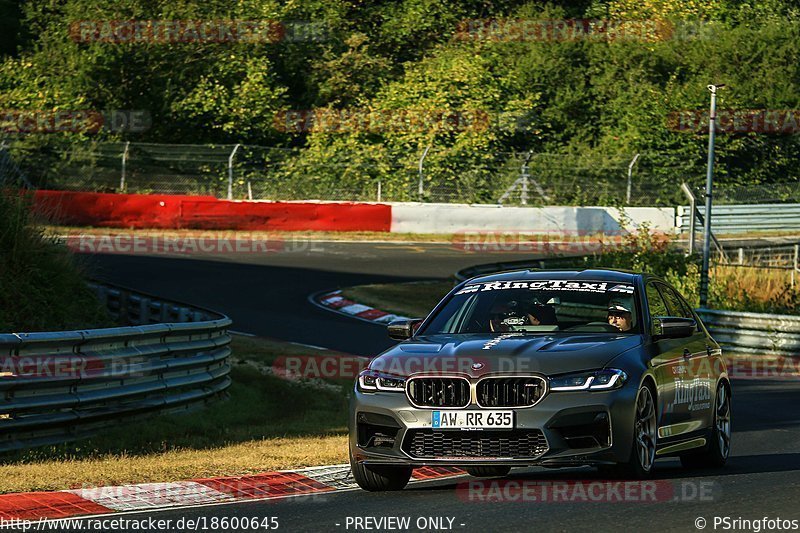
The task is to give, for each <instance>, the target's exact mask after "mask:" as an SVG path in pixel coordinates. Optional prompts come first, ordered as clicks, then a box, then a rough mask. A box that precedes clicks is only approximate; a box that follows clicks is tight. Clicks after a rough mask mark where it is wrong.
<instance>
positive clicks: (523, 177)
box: [519, 150, 533, 205]
mask: <svg viewBox="0 0 800 533" xmlns="http://www.w3.org/2000/svg"><path fill="white" fill-rule="evenodd" d="M532 155H533V150H531V151H529V152H528V154H527V155H526V156H525V161H523V162H522V168H521V169H520V194H519V201H520V203H521V204H522V205H528V177H529V174H528V161H530V160H531V156H532Z"/></svg>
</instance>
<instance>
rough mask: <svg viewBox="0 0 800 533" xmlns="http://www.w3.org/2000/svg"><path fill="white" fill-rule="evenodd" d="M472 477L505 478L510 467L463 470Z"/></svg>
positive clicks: (484, 467) (472, 467)
mask: <svg viewBox="0 0 800 533" xmlns="http://www.w3.org/2000/svg"><path fill="white" fill-rule="evenodd" d="M464 470H466V471H467V474H469V475H470V476H472V477H506V476H507V475H508V473H509V472H511V467H510V466H470V467H467V468H465V469H464Z"/></svg>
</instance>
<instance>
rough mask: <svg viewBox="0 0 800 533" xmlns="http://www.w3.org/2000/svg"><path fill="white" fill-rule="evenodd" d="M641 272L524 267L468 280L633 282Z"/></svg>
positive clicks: (470, 281)
mask: <svg viewBox="0 0 800 533" xmlns="http://www.w3.org/2000/svg"><path fill="white" fill-rule="evenodd" d="M643 275H646V274H643V273H641V272H633V271H630V270H616V269H594V268H587V269H583V270H569V269H559V270H555V269H552V270H547V269H530V270H528V269H525V270H509V271H504V272H495V273H492V274H486V275H483V276H476V277H474V278H472V279H470V280H469V281H467V284H471V283H488V282H491V281H509V280H545V279H554V280H576V281H610V282H615V283H634V282H635V280H636V278H637V277H639V276H643Z"/></svg>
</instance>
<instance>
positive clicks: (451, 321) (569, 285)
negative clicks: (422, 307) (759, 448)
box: [421, 280, 640, 335]
mask: <svg viewBox="0 0 800 533" xmlns="http://www.w3.org/2000/svg"><path fill="white" fill-rule="evenodd" d="M634 292H635V289H634V286H633V285H631V284H629V283H618V282H608V281H584V280H581V281H574V280H503V281H493V282H485V283H473V284H469V285H466V286H464V287H462V288H461V289H460V290H459V291H457V292H456V293H455V294H453V296H452V297H451V298H450V300H449V301H448V302H447V303H446V305H445V306H444V307H443V308H442V309H441V310H440V311H439V312H438V313H437V314H436V316H435V317H434V318H433V320H432V321H431V323H430V324H429V325H428V326H427V327H426V328H425V330H424V331H423V332H421V333H422V334H424V335H432V334H438V333H447V334H459V333H502V332H527V333H552V332H557V331H568V332H587V333H605V332H608V333H638V332H639V330H640V325H639V322H640V320H639V316H638V314H637V311H636V305H635V294H634Z"/></svg>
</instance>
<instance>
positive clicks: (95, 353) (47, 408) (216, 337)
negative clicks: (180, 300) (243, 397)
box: [0, 283, 231, 451]
mask: <svg viewBox="0 0 800 533" xmlns="http://www.w3.org/2000/svg"><path fill="white" fill-rule="evenodd" d="M91 287H92V288H93V289H94V290H95V292H96V293H97V295H98V296H99V297H100V299H101V300H102V301H103V302H104V303H105V304H106V305H107V307H108V309H109V311H110V313H111V315H112V316H113V317H115V318H117V319H118V320H119V321H120V322H124V323H129V324H132V326H130V327H117V328H105V329H94V330H85V331H64V332H44V333H12V334H0V392H1V393H2V395H3V396H2V399H0V451H9V450H15V449H23V448H30V447H34V446H40V445H50V444H57V443H61V442H66V441H70V440H74V439H79V438H83V437H86V436H89V435H91V434H92V433H95V432H97V431H98V430H100V429H103V428H106V427H109V426H113V425H117V424H119V423H120V421H121V420H123V419H124V420H130V419H132V418H137V417H140V416H147V415H150V414H152V413H154V412H173V411H178V410H184V409H188V408H190V407H193V406H197V405H200V404H203V403H205V402H207V401H209V400H211V399H213V398H214V397H217V396H219V394H220V393H222V392H223V391H225V389H227V388H228V386H229V385H230V384H231V379H230V377H229V376H228V374H229V372H230V366H229V362H228V357H229V355H230V353H231V350H230V346H229V344H230V340H231V339H230V336H229V334H228V328H229V326H230V325H231V320H230V319H229V318H228V317H226V316H224V315H221V314H219V313H215V312H213V311H209V310H205V309H201V308H197V307H191V306H187V305H183V304H177V303H172V302H167V301H164V300H162V299H159V298H156V297H152V296H148V295H145V294H141V293H137V292H134V291H131V290H128V289H123V288H120V287H113V286H109V285H104V284H99V283H94V284H91Z"/></svg>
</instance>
